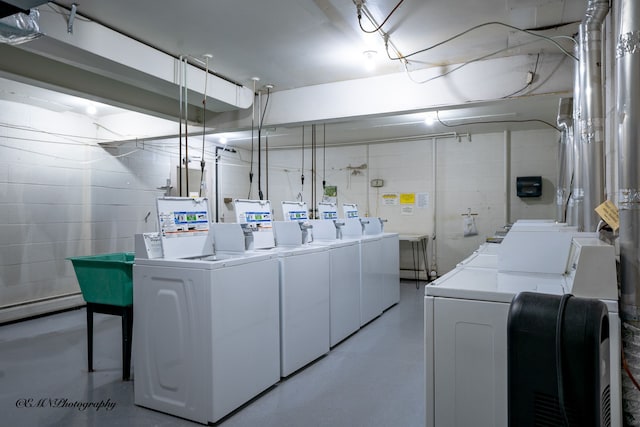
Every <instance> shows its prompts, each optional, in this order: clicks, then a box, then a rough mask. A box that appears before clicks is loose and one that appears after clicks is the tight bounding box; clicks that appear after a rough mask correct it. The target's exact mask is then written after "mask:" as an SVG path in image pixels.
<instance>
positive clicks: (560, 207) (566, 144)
mask: <svg viewBox="0 0 640 427" xmlns="http://www.w3.org/2000/svg"><path fill="white" fill-rule="evenodd" d="M572 115H573V98H560V102H559V105H558V119H557V122H558V127H559V128H560V130H561V133H560V146H559V147H558V177H557V178H558V181H557V182H558V186H557V187H556V221H557V222H566V221H567V197H568V196H569V193H570V188H569V186H570V185H571V174H572V167H571V161H572V159H573V134H572V133H573V119H572Z"/></svg>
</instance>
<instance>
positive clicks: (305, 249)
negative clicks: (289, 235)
mask: <svg viewBox="0 0 640 427" xmlns="http://www.w3.org/2000/svg"><path fill="white" fill-rule="evenodd" d="M328 250H329V246H325V245H318V246H311V245H304V246H294V247H287V246H277V247H275V248H273V249H271V251H273V252H274V253H276V254H277V255H278V257H280V258H284V257H290V256H296V255H303V254H310V253H316V252H326V251H328Z"/></svg>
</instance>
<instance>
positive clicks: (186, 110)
mask: <svg viewBox="0 0 640 427" xmlns="http://www.w3.org/2000/svg"><path fill="white" fill-rule="evenodd" d="M188 65H189V64H188V62H187V58H186V57H185V58H184V73H183V77H184V169H185V181H186V184H187V197H189V102H188V100H187V94H188V89H187V66H188ZM180 161H182V159H180Z"/></svg>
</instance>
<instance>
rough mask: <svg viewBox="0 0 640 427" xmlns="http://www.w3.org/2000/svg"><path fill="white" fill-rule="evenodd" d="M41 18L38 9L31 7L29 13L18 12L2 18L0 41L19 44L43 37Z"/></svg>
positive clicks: (0, 22) (0, 20)
mask: <svg viewBox="0 0 640 427" xmlns="http://www.w3.org/2000/svg"><path fill="white" fill-rule="evenodd" d="M39 18H40V12H38V9H31V11H30V12H29V14H28V15H27V14H24V13H16V14H15V15H11V16H7V17H5V18H2V19H0V43H6V44H10V45H17V44H22V43H26V42H28V41H31V40H34V39H37V38H38V37H41V36H42V33H41V32H40V26H39V24H38V19H39Z"/></svg>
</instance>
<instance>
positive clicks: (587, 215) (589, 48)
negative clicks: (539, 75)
mask: <svg viewBox="0 0 640 427" xmlns="http://www.w3.org/2000/svg"><path fill="white" fill-rule="evenodd" d="M608 12H609V0H590V1H589V3H588V5H587V12H586V14H585V17H584V19H583V20H582V23H581V24H580V87H581V88H582V96H581V99H580V103H581V110H582V111H581V114H582V115H581V118H580V121H581V123H580V145H581V147H582V153H581V162H582V176H583V183H582V184H583V186H584V187H583V188H584V204H583V211H584V230H585V231H596V227H597V225H598V215H597V214H596V212H595V211H594V209H595V208H596V207H597V206H598V205H599V204H601V203H602V202H603V201H604V200H605V184H604V175H605V173H604V172H605V171H604V107H603V104H604V101H603V100H604V96H603V93H602V92H603V90H602V24H603V22H604V18H605V17H606V16H607V13H608Z"/></svg>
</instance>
